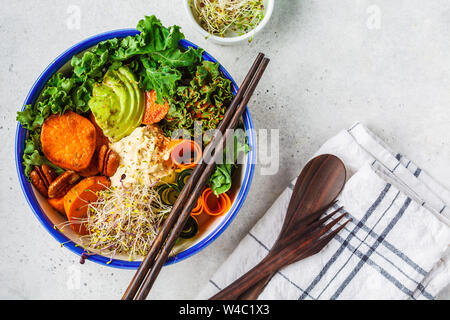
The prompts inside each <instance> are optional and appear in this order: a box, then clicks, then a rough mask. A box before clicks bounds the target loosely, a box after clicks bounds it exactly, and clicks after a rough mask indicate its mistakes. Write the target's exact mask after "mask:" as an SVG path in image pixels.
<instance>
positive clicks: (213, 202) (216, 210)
mask: <svg viewBox="0 0 450 320" xmlns="http://www.w3.org/2000/svg"><path fill="white" fill-rule="evenodd" d="M201 198H202V204H203V211H204V212H205V213H206V214H208V215H210V216H220V215H222V214H224V213H226V212H228V210H229V209H230V208H231V200H230V197H229V196H228V195H227V194H226V193H221V194H219V195H218V196H216V195H215V194H214V192H213V191H212V190H211V188H206V189H205V190H204V191H203V193H202V196H201Z"/></svg>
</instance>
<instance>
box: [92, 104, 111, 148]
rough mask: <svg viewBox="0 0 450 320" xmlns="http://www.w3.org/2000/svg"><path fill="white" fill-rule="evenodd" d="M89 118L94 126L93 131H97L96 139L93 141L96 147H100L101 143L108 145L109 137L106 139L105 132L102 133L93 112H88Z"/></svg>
mask: <svg viewBox="0 0 450 320" xmlns="http://www.w3.org/2000/svg"><path fill="white" fill-rule="evenodd" d="M89 120H91V122H92V124H93V125H94V127H95V131H96V133H97V139H96V143H95V145H96V147H97V149H98V148H99V147H101V146H102V145H104V144H106V145H107V146H109V139H108V137H107V136H105V134H104V133H103V130H102V128H100V126H99V125H98V124H97V122H96V121H95V117H94V114H93V113H92V112H91V113H90V114H89Z"/></svg>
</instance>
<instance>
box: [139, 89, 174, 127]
mask: <svg viewBox="0 0 450 320" xmlns="http://www.w3.org/2000/svg"><path fill="white" fill-rule="evenodd" d="M167 112H169V103H168V102H167V101H166V103H165V104H157V103H156V91H155V90H152V91H146V92H145V111H144V117H143V118H142V123H143V124H153V123H157V122H159V121H161V120H162V119H164V117H165V116H166V114H167Z"/></svg>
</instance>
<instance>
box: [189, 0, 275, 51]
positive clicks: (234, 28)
mask: <svg viewBox="0 0 450 320" xmlns="http://www.w3.org/2000/svg"><path fill="white" fill-rule="evenodd" d="M273 6H274V1H273V0H215V1H214V0H186V1H185V8H186V11H187V13H188V16H189V19H190V20H191V22H192V23H193V24H194V26H195V28H196V29H197V31H199V32H200V33H201V34H202V35H204V36H205V38H207V39H210V40H212V41H213V42H216V43H218V44H223V45H231V44H237V43H242V42H244V41H251V40H252V39H253V37H254V35H255V34H256V33H258V32H259V31H260V30H261V29H262V28H263V27H264V26H265V25H266V24H267V22H268V20H269V19H270V16H271V15H272V12H273Z"/></svg>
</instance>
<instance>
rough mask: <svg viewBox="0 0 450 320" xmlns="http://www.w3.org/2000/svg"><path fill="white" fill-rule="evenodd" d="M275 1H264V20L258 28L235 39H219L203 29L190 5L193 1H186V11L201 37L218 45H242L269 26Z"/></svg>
mask: <svg viewBox="0 0 450 320" xmlns="http://www.w3.org/2000/svg"><path fill="white" fill-rule="evenodd" d="M274 1H275V0H264V1H263V4H264V18H263V20H262V21H261V22H260V23H259V24H258V25H257V26H256V28H254V29H252V30H251V31H249V32H247V33H246V34H244V35H241V36H235V37H219V36H215V35H211V34H209V33H208V31H206V30H205V29H203V28H202V26H201V25H200V24H199V22H198V21H197V18H196V15H195V13H194V12H193V11H192V9H191V6H190V5H189V3H190V2H191V0H184V8H185V9H186V13H187V16H188V18H189V20H190V21H191V23H192V25H193V26H194V28H195V29H196V30H197V31H198V32H200V34H201V35H203V36H204V37H205V38H207V40H209V41H212V42H214V43H217V44H221V45H225V46H229V45H235V44H241V43H243V42H248V41H249V40H251V39H253V37H254V36H255V35H256V34H257V33H258V32H260V31H261V30H262V29H263V28H264V27H265V26H266V24H267V22H268V21H269V20H270V17H271V16H272V12H273V7H274Z"/></svg>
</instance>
